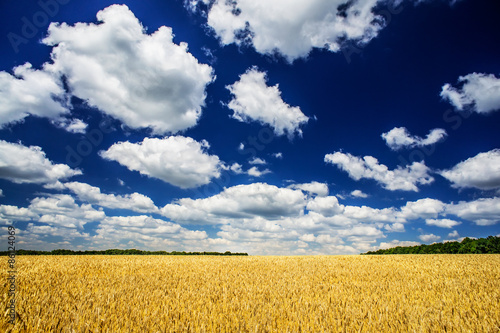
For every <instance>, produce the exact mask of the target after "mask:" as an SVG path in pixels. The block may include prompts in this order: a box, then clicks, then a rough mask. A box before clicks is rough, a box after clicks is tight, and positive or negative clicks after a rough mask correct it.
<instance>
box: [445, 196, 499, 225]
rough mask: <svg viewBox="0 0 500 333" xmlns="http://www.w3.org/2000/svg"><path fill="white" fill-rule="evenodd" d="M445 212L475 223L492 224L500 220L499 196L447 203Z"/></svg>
mask: <svg viewBox="0 0 500 333" xmlns="http://www.w3.org/2000/svg"><path fill="white" fill-rule="evenodd" d="M446 213H447V214H452V215H455V216H458V217H460V218H462V219H466V220H469V221H472V222H474V223H476V224H477V225H483V226H486V225H494V224H497V223H499V222H500V198H499V197H495V198H481V199H477V200H474V201H460V202H459V203H456V204H455V203H452V204H448V205H446Z"/></svg>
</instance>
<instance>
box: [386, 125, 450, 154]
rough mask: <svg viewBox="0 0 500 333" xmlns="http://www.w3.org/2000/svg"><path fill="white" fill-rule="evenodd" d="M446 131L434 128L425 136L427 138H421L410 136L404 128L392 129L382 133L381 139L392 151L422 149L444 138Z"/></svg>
mask: <svg viewBox="0 0 500 333" xmlns="http://www.w3.org/2000/svg"><path fill="white" fill-rule="evenodd" d="M446 135H447V134H446V131H445V130H444V129H442V128H435V129H433V130H431V131H430V132H429V134H427V137H425V138H421V137H418V136H415V135H411V134H410V132H408V130H407V129H406V128H405V127H394V128H393V129H392V130H390V131H389V132H386V133H382V138H383V139H384V141H385V143H386V144H387V146H389V148H391V149H392V150H400V149H403V148H414V147H423V146H428V145H432V144H435V143H437V142H439V141H441V140H443V139H444V138H445V137H446Z"/></svg>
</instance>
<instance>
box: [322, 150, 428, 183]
mask: <svg viewBox="0 0 500 333" xmlns="http://www.w3.org/2000/svg"><path fill="white" fill-rule="evenodd" d="M325 162H327V163H331V164H334V165H337V166H338V167H339V168H340V169H342V170H344V171H346V172H347V173H348V174H349V176H350V177H351V178H352V179H354V180H360V179H362V178H366V179H374V180H376V181H377V182H378V183H379V184H381V185H382V186H383V187H384V188H385V189H387V190H390V191H395V190H403V191H415V192H418V186H417V185H427V184H430V183H432V182H433V181H434V178H433V177H431V176H430V175H429V172H430V170H429V168H428V167H427V166H426V165H425V164H424V163H423V162H413V164H411V165H409V166H406V167H405V168H402V167H398V168H397V169H395V170H389V168H387V166H385V165H384V164H380V163H379V162H378V160H377V159H376V158H375V157H372V156H365V157H363V158H360V157H357V156H353V155H351V154H349V153H347V154H345V153H342V152H335V153H334V154H327V155H325Z"/></svg>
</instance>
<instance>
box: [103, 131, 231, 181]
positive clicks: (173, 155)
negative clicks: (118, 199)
mask: <svg viewBox="0 0 500 333" xmlns="http://www.w3.org/2000/svg"><path fill="white" fill-rule="evenodd" d="M208 148H209V144H208V142H206V141H202V142H198V141H195V140H193V139H191V138H188V137H183V136H171V137H166V138H163V139H157V138H145V139H144V140H143V141H142V142H139V143H130V142H119V143H116V144H114V145H112V146H111V147H110V148H109V149H108V150H106V151H101V152H100V155H101V156H102V157H103V158H105V159H108V160H113V161H117V162H118V163H120V164H121V165H124V166H126V167H127V168H128V169H130V170H133V171H139V172H140V173H141V174H143V175H147V176H149V177H154V178H158V179H161V180H163V181H165V182H167V183H170V184H172V185H174V186H178V187H180V188H193V187H198V186H200V185H204V184H208V183H210V181H211V179H212V178H218V177H219V176H220V170H221V162H220V160H219V158H218V157H217V156H215V155H209V154H208V153H207V152H206V150H207V149H208Z"/></svg>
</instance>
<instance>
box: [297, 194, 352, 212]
mask: <svg viewBox="0 0 500 333" xmlns="http://www.w3.org/2000/svg"><path fill="white" fill-rule="evenodd" d="M306 208H307V210H309V211H313V212H316V213H319V214H321V215H323V216H334V215H337V214H340V213H342V212H344V209H345V207H344V206H343V205H341V204H339V200H338V199H337V198H336V197H334V196H325V197H316V198H314V199H312V200H310V201H309V202H308V203H307V206H306Z"/></svg>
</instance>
